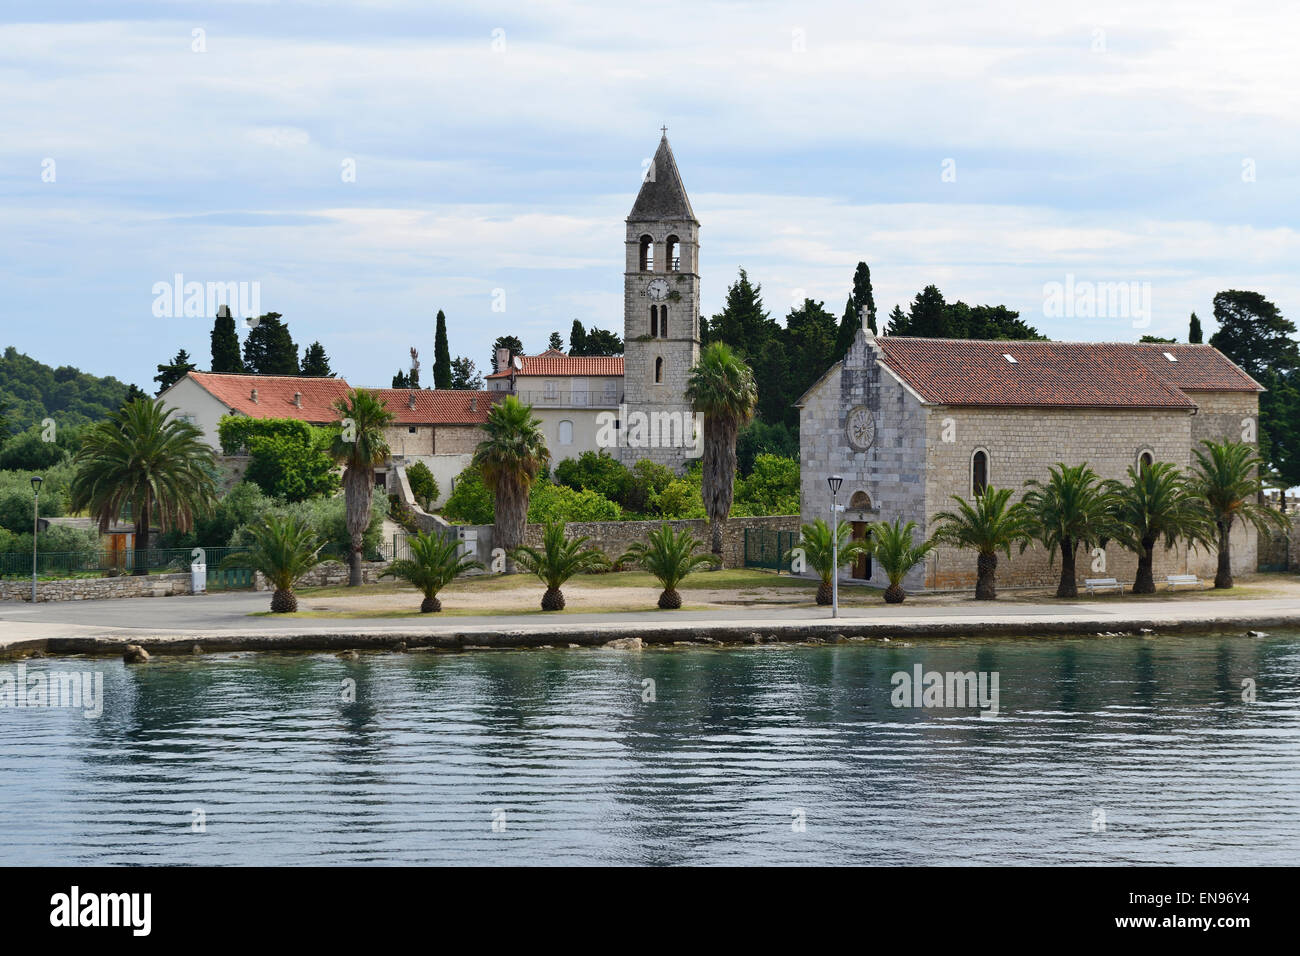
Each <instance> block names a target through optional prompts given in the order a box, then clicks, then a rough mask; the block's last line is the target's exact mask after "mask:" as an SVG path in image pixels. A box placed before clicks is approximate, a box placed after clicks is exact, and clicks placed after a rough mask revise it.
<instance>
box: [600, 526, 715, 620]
mask: <svg viewBox="0 0 1300 956" xmlns="http://www.w3.org/2000/svg"><path fill="white" fill-rule="evenodd" d="M646 538H647V540H645V541H638V542H636V543H635V544H633V545H632V547H630V548H628V550H627V553H626V554H624V555H623V556H622V557H621V558H619V559H618V563H619V564H636V565H639V566H640V567H642V568H644V569H645V570H646V571H649V572H650V573H651V574H652V575H654V577H655V579H656V580H658V582H659V586H660V587H661V588H663V592H662V593H661V594H660V595H659V607H660V608H661V609H662V610H665V611H675V610H677V609H678V608H680V607H681V606H682V596H681V595H680V594H678V593H677V585H679V584H681V583H682V578H684V577H686V575H688V574H690V573H691V572H692V571H694V570H695V569H696V568H699V567H702V566H703V565H706V564H712V565H715V566H716V565H719V564H721V563H722V561H721V560H720V559H719V558H718V556H717V555H716V554H707V553H706V554H696V552H697V551H698V550H699V549H700V548H702V547H704V542H703V541H701V540H700V539H699V538H697V537H695V536H694V535H692V534H691V533H690V532H689V531H687V530H686V529H685V528H683V529H682V530H681V532H680V533H674V532H673V529H672V526H671V525H669V524H668V523H667V522H664V523H663V524H662V525H660V526H659V529H658V530H657V531H651V532H650V533H649V534H648V535H647V536H646Z"/></svg>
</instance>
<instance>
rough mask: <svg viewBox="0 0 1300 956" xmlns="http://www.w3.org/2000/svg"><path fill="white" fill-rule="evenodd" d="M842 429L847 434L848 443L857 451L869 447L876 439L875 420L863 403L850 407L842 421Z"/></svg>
mask: <svg viewBox="0 0 1300 956" xmlns="http://www.w3.org/2000/svg"><path fill="white" fill-rule="evenodd" d="M844 431H845V433H846V434H847V435H848V438H849V444H850V445H852V446H853V447H854V448H856V449H857V450H858V451H866V450H867V449H868V448H870V447H871V443H872V442H873V441H875V440H876V420H875V419H874V418H872V416H871V410H870V409H869V408H867V407H866V406H865V405H859V406H858V407H857V408H854V409H851V410H850V411H849V416H848V419H847V420H846V421H845V423H844Z"/></svg>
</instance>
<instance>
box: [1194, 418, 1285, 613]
mask: <svg viewBox="0 0 1300 956" xmlns="http://www.w3.org/2000/svg"><path fill="white" fill-rule="evenodd" d="M1201 444H1202V445H1204V446H1205V451H1201V450H1200V449H1193V453H1194V454H1195V455H1196V473H1195V474H1194V475H1193V476H1192V482H1191V484H1192V490H1193V491H1194V492H1195V493H1196V494H1197V495H1199V496H1200V498H1201V499H1202V500H1203V501H1204V502H1205V506H1206V508H1207V509H1208V510H1209V517H1210V520H1211V521H1212V522H1213V524H1214V532H1215V536H1216V538H1217V541H1216V544H1217V545H1218V549H1219V566H1218V570H1217V572H1216V573H1215V575H1214V586H1215V587H1216V588H1230V587H1232V544H1231V535H1232V526H1233V525H1234V524H1236V522H1237V521H1238V520H1240V521H1242V522H1243V523H1245V524H1250V525H1254V527H1255V529H1256V530H1257V531H1259V532H1260V534H1265V533H1267V532H1268V531H1269V529H1270V528H1272V527H1290V525H1291V519H1290V518H1289V517H1287V516H1286V515H1285V514H1282V513H1281V512H1279V511H1275V510H1273V509H1272V508H1270V507H1268V506H1267V505H1261V504H1259V503H1258V500H1257V499H1258V498H1259V497H1260V493H1261V492H1262V491H1263V490H1264V483H1263V481H1262V480H1261V478H1260V469H1261V467H1262V466H1263V464H1264V461H1263V459H1261V458H1260V457H1259V456H1258V455H1256V454H1255V450H1254V449H1253V448H1252V447H1251V446H1250V445H1247V444H1244V443H1243V442H1232V441H1224V442H1216V441H1209V440H1206V441H1203V442H1201Z"/></svg>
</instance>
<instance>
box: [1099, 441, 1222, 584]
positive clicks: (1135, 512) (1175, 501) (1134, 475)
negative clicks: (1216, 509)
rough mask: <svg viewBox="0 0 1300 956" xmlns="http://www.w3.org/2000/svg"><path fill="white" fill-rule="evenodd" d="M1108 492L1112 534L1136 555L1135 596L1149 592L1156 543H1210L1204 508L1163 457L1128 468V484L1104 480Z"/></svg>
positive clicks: (1207, 516) (1184, 480) (1193, 544)
mask: <svg viewBox="0 0 1300 956" xmlns="http://www.w3.org/2000/svg"><path fill="white" fill-rule="evenodd" d="M1106 484H1107V488H1108V490H1109V492H1110V495H1111V516H1112V522H1113V524H1112V528H1111V533H1112V536H1113V537H1114V538H1115V540H1116V541H1118V542H1119V543H1120V544H1121V545H1123V546H1124V547H1125V548H1128V549H1129V550H1130V551H1132V552H1133V553H1134V554H1136V555H1137V559H1138V566H1137V577H1136V579H1135V580H1134V581H1133V593H1134V594H1154V593H1155V590H1156V582H1155V574H1154V570H1153V567H1154V564H1155V547H1156V544H1157V543H1158V542H1159V541H1160V540H1161V539H1163V540H1164V543H1165V549H1166V550H1168V549H1170V548H1172V547H1173V546H1174V545H1175V544H1177V543H1178V541H1179V540H1180V539H1185V540H1186V541H1187V543H1188V544H1189V545H1191V546H1193V547H1194V546H1196V545H1207V546H1209V545H1212V536H1211V527H1212V524H1211V521H1210V514H1209V509H1208V508H1207V507H1206V506H1205V503H1204V502H1203V501H1202V500H1201V499H1200V498H1198V497H1197V496H1196V494H1195V493H1194V492H1193V490H1192V487H1191V485H1190V484H1189V482H1188V481H1187V479H1186V478H1185V477H1184V476H1183V473H1182V472H1181V471H1179V470H1178V469H1177V468H1175V467H1174V466H1173V465H1172V464H1170V463H1169V462H1167V461H1158V462H1155V463H1154V464H1151V465H1146V466H1144V467H1142V468H1138V469H1134V468H1129V470H1128V483H1127V484H1125V483H1124V482H1121V481H1114V480H1112V481H1109V482H1107V483H1106Z"/></svg>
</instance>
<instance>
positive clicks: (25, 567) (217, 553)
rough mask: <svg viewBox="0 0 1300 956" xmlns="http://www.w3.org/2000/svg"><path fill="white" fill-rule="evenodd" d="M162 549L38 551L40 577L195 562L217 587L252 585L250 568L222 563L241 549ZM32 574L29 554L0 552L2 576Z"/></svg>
mask: <svg viewBox="0 0 1300 956" xmlns="http://www.w3.org/2000/svg"><path fill="white" fill-rule="evenodd" d="M195 550H196V549H194V548H160V549H151V550H148V551H131V550H127V551H99V550H94V551H39V552H37V554H36V576H37V578H46V579H51V578H73V577H113V576H116V575H120V574H135V573H136V572H137V571H143V572H144V573H146V574H174V573H178V572H183V571H188V570H190V565H191V564H193V563H194V562H195V561H203V562H205V563H206V564H207V566H208V580H209V582H210V584H211V582H212V581H213V578H214V577H217V578H219V579H220V580H219V581H218V584H217V586H222V585H223V584H225V582H226V581H227V580H229V581H235V582H239V581H244V580H247V582H248V583H247V585H235V586H248V587H251V586H252V569H251V568H225V569H223V568H222V567H221V565H222V562H223V561H224V560H225V559H226V558H227V557H228V556H229V555H231V554H235V553H237V552H239V551H241V550H243V549H242V548H201V549H197V550H198V551H199V554H197V555H196V554H195ZM218 571H232V572H239V571H243V572H246V573H244V574H238V573H234V574H217V572H218ZM31 574H32V554H31V552H30V551H26V552H23V551H9V552H4V553H0V577H6V578H29V577H31Z"/></svg>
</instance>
